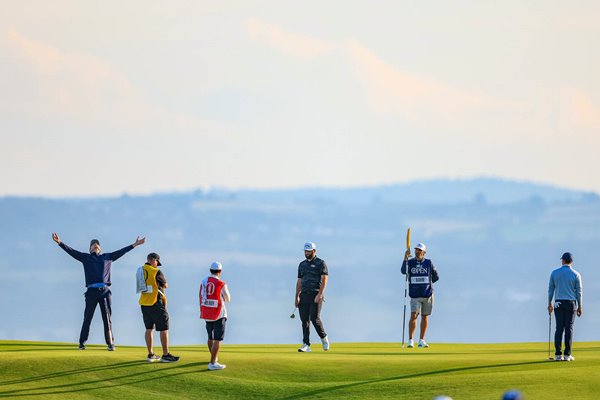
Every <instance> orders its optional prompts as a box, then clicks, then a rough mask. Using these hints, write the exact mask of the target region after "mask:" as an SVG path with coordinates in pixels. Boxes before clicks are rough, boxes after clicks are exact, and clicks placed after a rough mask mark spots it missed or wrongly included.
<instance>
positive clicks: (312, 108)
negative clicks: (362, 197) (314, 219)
mask: <svg viewBox="0 0 600 400" xmlns="http://www.w3.org/2000/svg"><path fill="white" fill-rule="evenodd" d="M597 21H600V3H598V2H592V1H589V2H586V1H577V2H554V1H503V2H481V1H471V2H469V1H462V2H446V1H444V2H441V1H440V2H432V1H419V2H413V1H411V2H405V1H377V2H373V1H354V2H348V1H302V2H300V1H250V0H244V1H236V2H233V1H231V2H222V1H211V2H208V1H185V2H184V1H127V2H121V1H119V2H117V1H85V2H81V1H64V0H57V1H53V2H44V1H18V2H4V4H3V5H2V12H1V13H0V88H1V89H2V90H0V134H1V135H2V136H1V138H2V146H1V147H0V177H1V183H2V184H1V185H0V195H13V194H17V195H44V196H90V195H118V194H122V193H151V192H157V191H170V190H188V189H194V188H209V187H214V186H220V187H228V188H246V187H257V188H286V187H299V186H331V185H335V186H355V185H377V184H382V183H394V182H406V181H412V180H416V179H422V178H431V177H452V178H462V177H473V176H481V175H486V176H498V177H503V178H509V179H519V180H531V181H538V182H545V183H550V184H554V185H559V186H565V187H571V188H578V189H585V190H594V191H597V192H600V179H598V178H599V176H598V171H600V157H598V152H599V151H598V150H600V75H599V74H598V73H597V71H600V45H599V44H598V43H599V42H598V40H597V38H598V37H600V25H599V24H598V23H597Z"/></svg>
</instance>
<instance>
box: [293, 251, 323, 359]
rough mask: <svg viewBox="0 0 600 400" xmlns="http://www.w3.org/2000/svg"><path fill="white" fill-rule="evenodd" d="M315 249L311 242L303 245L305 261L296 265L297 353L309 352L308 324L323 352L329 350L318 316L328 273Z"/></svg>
mask: <svg viewBox="0 0 600 400" xmlns="http://www.w3.org/2000/svg"><path fill="white" fill-rule="evenodd" d="M316 254H317V247H316V246H315V244H314V243H312V242H307V243H305V244H304V256H305V257H306V260H304V261H302V262H301V263H300V265H298V280H297V281H296V299H295V304H296V307H298V310H299V312H300V320H301V321H302V335H303V338H302V342H303V343H302V347H300V348H299V349H298V351H299V352H303V353H306V352H309V351H310V322H312V324H313V326H314V327H315V330H316V331H317V334H318V335H319V337H320V338H321V342H322V343H323V350H325V351H327V350H329V340H328V339H327V334H326V333H325V329H324V328H323V323H322V322H321V318H320V314H321V308H322V307H323V300H324V293H325V288H326V287H327V279H328V276H329V271H328V270H327V264H325V261H323V260H321V259H320V258H319V257H317V255H316Z"/></svg>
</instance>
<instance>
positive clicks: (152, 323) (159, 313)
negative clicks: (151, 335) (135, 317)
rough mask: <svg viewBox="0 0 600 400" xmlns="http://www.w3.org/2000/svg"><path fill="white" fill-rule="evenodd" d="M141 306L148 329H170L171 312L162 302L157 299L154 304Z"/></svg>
mask: <svg viewBox="0 0 600 400" xmlns="http://www.w3.org/2000/svg"><path fill="white" fill-rule="evenodd" d="M141 308H142V316H143V317H144V325H145V326H146V329H156V330H157V331H159V332H160V331H168V330H169V313H168V312H167V309H166V308H165V305H164V304H163V303H162V302H160V301H157V302H156V303H155V304H154V305H152V306H141Z"/></svg>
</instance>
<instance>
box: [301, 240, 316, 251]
mask: <svg viewBox="0 0 600 400" xmlns="http://www.w3.org/2000/svg"><path fill="white" fill-rule="evenodd" d="M316 249H317V246H315V244H314V243H313V242H306V243H304V251H312V250H316Z"/></svg>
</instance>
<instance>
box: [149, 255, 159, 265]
mask: <svg viewBox="0 0 600 400" xmlns="http://www.w3.org/2000/svg"><path fill="white" fill-rule="evenodd" d="M148 258H154V259H155V260H156V261H158V266H161V265H162V264H161V263H160V256H159V255H158V254H156V253H150V254H148Z"/></svg>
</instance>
